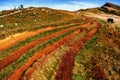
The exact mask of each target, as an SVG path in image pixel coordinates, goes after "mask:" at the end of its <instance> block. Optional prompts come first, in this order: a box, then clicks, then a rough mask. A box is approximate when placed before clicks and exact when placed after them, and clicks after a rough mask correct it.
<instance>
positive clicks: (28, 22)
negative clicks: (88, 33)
mask: <svg viewBox="0 0 120 80" xmlns="http://www.w3.org/2000/svg"><path fill="white" fill-rule="evenodd" d="M20 11H21V12H20V13H16V14H13V15H11V16H7V17H4V18H0V25H4V27H0V32H1V33H0V37H4V36H7V35H9V34H13V33H16V32H21V31H24V30H29V28H34V27H36V26H37V27H41V26H46V25H53V24H57V25H59V24H60V23H63V22H66V21H68V20H70V19H73V18H74V16H73V15H70V14H67V13H64V12H63V11H59V10H54V9H50V8H33V9H32V10H28V9H26V8H25V9H22V10H20ZM10 12H14V10H11V11H6V12H4V13H3V14H2V15H5V14H9V13H10ZM1 13H2V12H1ZM15 23H17V25H16V24H15Z"/></svg>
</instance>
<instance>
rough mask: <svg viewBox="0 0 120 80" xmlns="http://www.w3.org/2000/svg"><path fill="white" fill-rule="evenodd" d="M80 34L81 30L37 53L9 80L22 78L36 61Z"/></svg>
mask: <svg viewBox="0 0 120 80" xmlns="http://www.w3.org/2000/svg"><path fill="white" fill-rule="evenodd" d="M79 32H80V30H78V31H76V32H74V33H73V34H70V35H68V36H66V37H64V38H62V39H60V40H58V41H57V42H55V43H54V44H52V45H49V46H47V47H46V48H45V49H44V50H42V51H39V52H37V53H35V55H34V56H32V57H31V58H30V59H29V61H28V62H27V63H26V64H24V65H23V66H21V67H20V68H19V69H17V70H15V72H14V74H13V75H12V76H11V77H10V78H9V80H18V79H19V78H20V77H21V76H22V74H23V73H24V71H26V69H28V68H29V67H30V66H31V65H32V64H33V63H34V61H36V60H37V59H39V58H40V57H41V56H43V55H45V54H49V53H51V52H52V51H53V50H55V49H57V48H58V47H60V46H61V45H63V44H65V43H68V42H69V41H70V39H71V38H72V37H73V36H75V35H76V34H79Z"/></svg>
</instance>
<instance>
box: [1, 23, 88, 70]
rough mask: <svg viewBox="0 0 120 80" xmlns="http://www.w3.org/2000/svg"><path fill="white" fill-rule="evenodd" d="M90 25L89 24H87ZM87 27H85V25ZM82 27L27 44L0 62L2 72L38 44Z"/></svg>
mask: <svg viewBox="0 0 120 80" xmlns="http://www.w3.org/2000/svg"><path fill="white" fill-rule="evenodd" d="M87 25H88V24H87ZM83 26H85V25H83ZM80 27H81V26H76V27H72V28H69V29H67V30H62V31H60V32H57V33H54V34H52V35H49V36H45V37H43V38H41V39H39V40H36V41H34V42H31V43H29V44H26V45H25V46H23V47H22V48H20V49H18V50H16V51H14V52H13V53H11V54H10V55H8V56H7V57H6V58H5V59H3V60H1V61H0V64H2V65H0V70H1V69H3V68H4V67H6V66H8V65H9V64H11V63H13V62H14V61H16V60H18V59H19V58H20V57H21V55H23V54H25V53H26V52H28V51H29V50H30V49H32V48H34V47H35V46H37V45H38V44H40V43H42V42H44V41H47V40H49V39H51V38H53V37H56V36H58V35H61V34H63V33H66V32H68V31H70V30H73V29H76V28H80Z"/></svg>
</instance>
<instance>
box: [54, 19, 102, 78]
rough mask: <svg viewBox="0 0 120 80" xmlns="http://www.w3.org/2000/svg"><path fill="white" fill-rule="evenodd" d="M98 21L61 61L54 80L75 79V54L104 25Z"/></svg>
mask: <svg viewBox="0 0 120 80" xmlns="http://www.w3.org/2000/svg"><path fill="white" fill-rule="evenodd" d="M96 23H97V27H96V28H94V29H92V30H91V31H90V32H89V33H88V35H87V36H85V37H84V38H83V39H81V40H80V41H78V42H77V43H75V44H73V45H72V48H71V49H70V50H69V51H68V52H67V53H66V54H65V55H64V56H63V57H62V59H61V62H60V64H59V66H58V69H57V71H56V75H55V78H54V80H73V79H72V70H73V67H74V61H75V56H76V55H77V53H78V52H79V51H80V49H81V48H82V47H83V46H84V45H85V43H86V42H87V41H89V40H90V39H91V38H92V37H93V36H94V34H95V33H96V32H97V31H98V30H99V29H100V28H101V27H102V25H101V24H100V23H98V22H97V21H96Z"/></svg>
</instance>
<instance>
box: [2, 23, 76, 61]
mask: <svg viewBox="0 0 120 80" xmlns="http://www.w3.org/2000/svg"><path fill="white" fill-rule="evenodd" d="M77 25H78V24H75V25H71V26H65V27H62V28H58V29H54V30H49V31H46V32H43V33H40V34H39V35H35V36H33V37H30V38H27V39H26V40H24V41H21V42H19V43H17V44H15V45H14V46H12V47H10V48H8V49H7V50H5V51H3V52H0V60H2V59H3V58H5V57H6V56H7V55H8V54H10V53H11V52H13V51H15V50H17V49H19V48H20V47H22V46H24V45H26V44H28V43H30V42H33V41H35V40H38V39H40V38H42V37H44V36H48V35H51V34H54V33H55V32H58V31H62V30H65V29H68V28H71V27H74V26H77Z"/></svg>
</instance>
